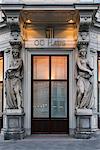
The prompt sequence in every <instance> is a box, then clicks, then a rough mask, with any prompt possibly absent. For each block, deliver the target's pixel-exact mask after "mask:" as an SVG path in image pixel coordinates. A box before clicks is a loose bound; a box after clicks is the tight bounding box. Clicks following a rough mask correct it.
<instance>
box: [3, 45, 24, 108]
mask: <svg viewBox="0 0 100 150" xmlns="http://www.w3.org/2000/svg"><path fill="white" fill-rule="evenodd" d="M20 49H21V47H20V45H18V44H15V45H12V51H11V55H12V60H11V61H10V65H9V68H8V70H7V71H6V73H5V75H6V77H5V94H6V102H7V108H8V109H21V108H22V101H23V96H22V79H23V61H22V59H21V58H20V56H19V55H20Z"/></svg>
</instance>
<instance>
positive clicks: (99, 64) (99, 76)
mask: <svg viewBox="0 0 100 150" xmlns="http://www.w3.org/2000/svg"><path fill="white" fill-rule="evenodd" d="M98 81H99V82H100V60H98Z"/></svg>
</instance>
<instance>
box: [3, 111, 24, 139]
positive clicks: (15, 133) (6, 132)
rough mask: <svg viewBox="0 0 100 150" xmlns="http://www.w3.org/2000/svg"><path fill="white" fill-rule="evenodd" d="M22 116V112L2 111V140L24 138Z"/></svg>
mask: <svg viewBox="0 0 100 150" xmlns="http://www.w3.org/2000/svg"><path fill="white" fill-rule="evenodd" d="M24 115H25V114H24V112H23V110H19V109H6V110H5V111H4V113H3V116H4V128H3V129H2V131H3V136H4V140H10V139H15V140H17V139H23V138H24V134H25V131H24Z"/></svg>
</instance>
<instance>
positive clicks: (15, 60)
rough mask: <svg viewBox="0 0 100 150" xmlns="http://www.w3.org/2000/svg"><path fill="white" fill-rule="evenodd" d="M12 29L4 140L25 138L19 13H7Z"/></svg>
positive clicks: (6, 72) (6, 74)
mask: <svg viewBox="0 0 100 150" xmlns="http://www.w3.org/2000/svg"><path fill="white" fill-rule="evenodd" d="M5 14H6V18H7V24H8V26H9V29H10V41H9V43H10V46H11V48H10V57H9V66H8V68H7V70H6V71H5V81H4V82H5V84H4V85H5V99H6V103H5V104H6V106H5V108H4V112H3V120H4V125H3V134H4V139H5V140H6V139H7V140H8V139H22V138H24V115H25V114H24V108H23V101H24V100H23V92H22V91H23V90H22V82H23V60H22V58H21V56H20V53H21V49H22V41H21V36H20V27H19V15H20V13H19V11H5Z"/></svg>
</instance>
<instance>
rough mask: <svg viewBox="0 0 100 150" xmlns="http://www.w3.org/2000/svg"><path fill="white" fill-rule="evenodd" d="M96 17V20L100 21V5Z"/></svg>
mask: <svg viewBox="0 0 100 150" xmlns="http://www.w3.org/2000/svg"><path fill="white" fill-rule="evenodd" d="M95 17H96V21H97V22H99V23H100V7H99V9H98V10H97V12H96V14H95Z"/></svg>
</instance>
